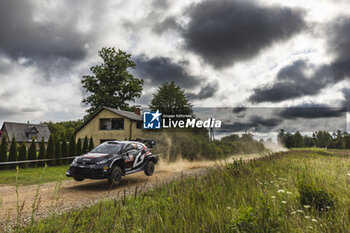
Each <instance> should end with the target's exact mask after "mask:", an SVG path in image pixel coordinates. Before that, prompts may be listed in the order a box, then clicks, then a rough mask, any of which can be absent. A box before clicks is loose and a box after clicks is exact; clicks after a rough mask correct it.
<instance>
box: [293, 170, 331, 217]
mask: <svg viewBox="0 0 350 233" xmlns="http://www.w3.org/2000/svg"><path fill="white" fill-rule="evenodd" d="M298 191H299V194H300V196H299V201H300V204H301V205H309V206H312V207H315V208H316V209H317V210H319V211H321V210H328V208H330V209H333V207H334V204H335V198H334V196H333V195H332V194H330V193H328V192H327V191H326V190H325V188H324V187H323V186H322V185H316V184H315V183H314V182H313V181H312V180H311V179H309V178H305V177H304V178H301V179H300V180H299V182H298Z"/></svg>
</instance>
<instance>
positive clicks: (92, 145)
mask: <svg viewBox="0 0 350 233" xmlns="http://www.w3.org/2000/svg"><path fill="white" fill-rule="evenodd" d="M94 147H95V146H94V140H93V139H92V137H91V138H90V142H89V151H92V149H94Z"/></svg>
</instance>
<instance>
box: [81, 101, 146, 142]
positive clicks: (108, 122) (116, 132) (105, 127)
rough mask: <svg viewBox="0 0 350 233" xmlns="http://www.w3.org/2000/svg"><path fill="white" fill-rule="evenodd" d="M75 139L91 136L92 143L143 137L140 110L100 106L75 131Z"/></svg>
mask: <svg viewBox="0 0 350 233" xmlns="http://www.w3.org/2000/svg"><path fill="white" fill-rule="evenodd" d="M75 135H76V140H78V139H79V138H80V139H84V138H85V136H87V137H88V138H90V137H92V138H93V142H94V145H99V144H100V143H102V142H105V141H109V140H131V139H136V138H143V137H144V135H145V131H144V130H143V129H142V116H141V110H140V109H136V110H135V112H128V111H123V110H119V109H115V108H109V107H102V108H101V109H99V110H98V111H97V112H96V113H95V114H94V115H93V116H92V117H90V119H89V120H87V121H86V122H85V123H84V124H83V125H82V126H81V127H79V128H78V129H77V130H76V131H75Z"/></svg>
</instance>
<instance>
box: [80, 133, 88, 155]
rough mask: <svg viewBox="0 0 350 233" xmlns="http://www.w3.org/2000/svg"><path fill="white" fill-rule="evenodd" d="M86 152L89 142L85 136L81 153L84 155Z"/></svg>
mask: <svg viewBox="0 0 350 233" xmlns="http://www.w3.org/2000/svg"><path fill="white" fill-rule="evenodd" d="M88 150H89V140H88V138H87V136H85V138H84V142H83V149H82V153H83V154H84V153H86V152H88Z"/></svg>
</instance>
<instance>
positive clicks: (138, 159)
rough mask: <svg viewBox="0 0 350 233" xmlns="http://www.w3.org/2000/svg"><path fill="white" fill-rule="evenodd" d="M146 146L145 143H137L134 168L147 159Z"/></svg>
mask: <svg viewBox="0 0 350 233" xmlns="http://www.w3.org/2000/svg"><path fill="white" fill-rule="evenodd" d="M144 147H145V146H144V145H142V144H140V143H137V145H136V149H137V152H136V154H135V159H134V165H133V168H137V167H139V166H141V165H142V164H143V162H144V160H145V151H144Z"/></svg>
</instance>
